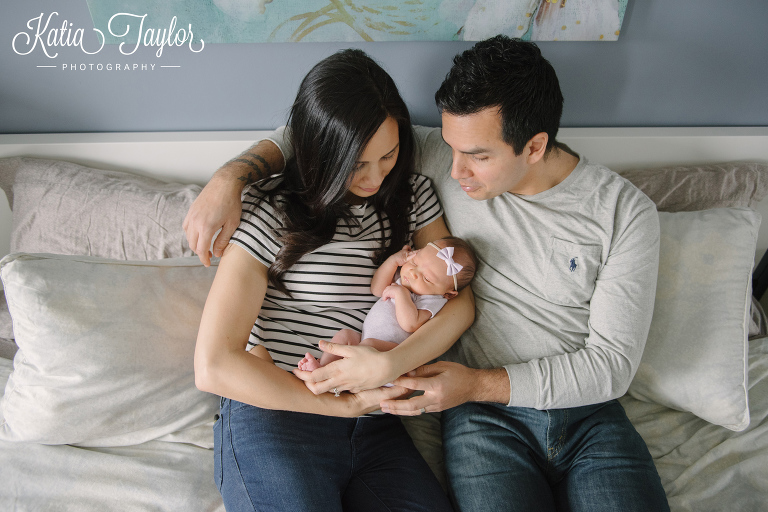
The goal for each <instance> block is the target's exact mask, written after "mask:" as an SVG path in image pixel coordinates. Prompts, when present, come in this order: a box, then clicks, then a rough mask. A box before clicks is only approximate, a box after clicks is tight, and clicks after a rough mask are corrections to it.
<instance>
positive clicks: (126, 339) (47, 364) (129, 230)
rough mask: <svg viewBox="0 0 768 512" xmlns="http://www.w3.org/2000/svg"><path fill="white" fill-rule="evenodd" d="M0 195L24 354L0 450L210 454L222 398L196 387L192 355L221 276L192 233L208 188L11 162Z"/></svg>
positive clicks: (10, 389)
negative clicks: (28, 446)
mask: <svg viewBox="0 0 768 512" xmlns="http://www.w3.org/2000/svg"><path fill="white" fill-rule="evenodd" d="M0 187H2V188H3V189H4V190H5V192H6V195H7V196H8V200H9V203H10V205H11V208H12V210H13V231H12V234H11V250H12V252H13V253H14V254H11V255H9V256H7V257H6V258H4V259H3V260H2V262H0V277H2V279H3V285H4V288H5V295H6V298H7V303H8V308H9V310H10V314H11V316H12V317H13V330H11V326H10V325H9V323H8V320H9V319H10V316H9V315H8V313H7V312H6V311H4V310H3V309H2V308H0V336H7V335H10V336H9V337H14V336H15V341H16V345H18V347H19V348H18V352H17V353H16V355H15V358H14V371H13V373H12V374H11V376H10V377H9V379H8V383H7V385H6V389H5V394H4V396H3V398H2V401H1V402H0V412H1V413H2V422H1V424H0V439H3V440H10V441H28V442H36V443H42V444H77V445H81V446H124V445H134V444H139V443H143V442H145V441H148V440H151V439H160V438H164V437H169V438H172V439H173V440H174V441H178V442H187V443H192V444H197V445H200V446H204V447H207V448H210V447H212V446H211V445H212V439H211V430H210V425H211V423H212V420H213V415H214V414H215V413H216V412H217V411H218V398H217V397H215V396H213V395H210V394H208V393H203V392H201V391H199V390H197V388H196V387H195V385H194V366H193V355H194V346H195V340H196V338H197V330H198V326H199V322H200V317H201V315H202V308H203V305H204V303H205V299H206V297H207V295H208V290H209V289H210V286H211V283H212V281H213V276H214V274H215V267H211V268H205V267H203V266H202V265H201V264H200V263H199V261H198V260H197V258H196V257H193V252H192V251H191V250H190V249H189V247H188V246H187V243H186V238H185V236H184V233H183V231H182V229H181V225H182V222H183V219H184V217H185V215H186V213H187V210H188V209H189V207H190V205H191V204H192V202H193V201H194V199H195V198H196V197H197V195H198V193H199V191H200V187H198V186H195V185H179V184H168V183H164V182H161V181H159V180H155V179H152V178H146V177H142V176H137V175H134V174H129V173H123V172H115V171H102V170H97V169H90V168H87V167H82V166H79V165H75V164H71V163H68V162H60V161H51V160H41V159H30V158H9V159H3V160H0ZM29 253H38V254H29ZM40 253H46V254H40ZM0 305H1V304H0ZM14 348H15V347H14Z"/></svg>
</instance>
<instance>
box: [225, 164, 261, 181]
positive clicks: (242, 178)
mask: <svg viewBox="0 0 768 512" xmlns="http://www.w3.org/2000/svg"><path fill="white" fill-rule="evenodd" d="M230 162H240V163H243V164H246V165H248V166H249V167H251V168H252V169H253V170H254V171H256V175H255V176H254V174H253V173H252V172H249V173H248V175H247V176H240V177H239V178H237V179H238V180H240V181H245V182H246V184H247V183H253V182H254V181H257V180H260V179H262V178H266V177H267V175H266V174H265V173H264V171H263V170H262V169H261V167H259V164H257V163H256V162H251V161H250V160H246V159H245V158H233V159H232V160H230Z"/></svg>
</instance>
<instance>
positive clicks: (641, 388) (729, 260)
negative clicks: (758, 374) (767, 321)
mask: <svg viewBox="0 0 768 512" xmlns="http://www.w3.org/2000/svg"><path fill="white" fill-rule="evenodd" d="M659 221H660V226H661V247H660V255H659V278H658V285H657V288H656V303H655V306H654V310H653V321H652V322H651V328H650V332H649V334H648V342H647V343H646V346H645V352H644V353H643V358H642V361H641V363H640V367H639V369H638V371H637V374H636V375H635V378H634V380H633V381H632V384H631V386H630V387H629V394H630V395H632V396H633V397H634V398H637V399H639V400H645V401H650V402H655V403H658V404H662V405H666V406H667V407H670V408H672V409H677V410H681V411H689V412H692V413H693V414H695V415H696V416H698V417H700V418H702V419H704V420H706V421H708V422H710V423H714V424H716V425H722V426H724V427H726V428H729V429H731V430H736V431H740V430H744V429H745V428H747V426H748V425H749V404H748V400H747V386H748V382H747V351H748V343H747V336H748V331H749V318H750V317H749V312H750V305H751V294H752V287H751V283H752V281H751V277H752V267H753V264H754V256H755V245H756V243H757V232H758V229H759V227H760V214H758V213H757V212H755V211H753V210H750V209H747V208H718V209H712V210H703V211H696V212H678V213H664V212H660V213H659Z"/></svg>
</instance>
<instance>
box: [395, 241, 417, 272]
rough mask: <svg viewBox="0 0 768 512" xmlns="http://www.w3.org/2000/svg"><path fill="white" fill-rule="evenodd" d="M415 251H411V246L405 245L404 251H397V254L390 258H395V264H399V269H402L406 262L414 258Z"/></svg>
mask: <svg viewBox="0 0 768 512" xmlns="http://www.w3.org/2000/svg"><path fill="white" fill-rule="evenodd" d="M413 254H415V253H414V251H411V246H410V245H404V246H403V248H402V249H400V250H399V251H397V252H396V253H395V254H393V255H392V256H390V258H393V259H394V260H395V263H397V266H398V267H402V266H403V265H405V262H406V261H408V260H409V259H411V258H413Z"/></svg>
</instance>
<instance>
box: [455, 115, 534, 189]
mask: <svg viewBox="0 0 768 512" xmlns="http://www.w3.org/2000/svg"><path fill="white" fill-rule="evenodd" d="M442 118H443V132H442V133H443V140H445V142H446V143H447V144H448V145H449V146H451V148H452V149H453V166H452V167H451V177H452V178H453V179H455V180H457V181H458V182H459V185H460V186H461V188H462V190H464V192H466V193H467V195H468V196H469V197H471V198H472V199H477V200H485V199H490V198H492V197H496V196H498V195H501V194H503V193H504V192H513V193H519V194H525V193H526V190H527V188H528V186H529V185H530V181H531V177H530V175H529V166H528V165H527V161H526V158H525V154H526V151H523V154H521V155H515V152H514V150H513V149H512V146H510V145H509V144H507V143H506V142H504V141H503V140H502V138H501V114H500V113H499V112H498V110H497V109H496V108H487V109H484V110H481V111H480V112H478V113H476V114H469V115H463V116H456V115H451V114H446V113H443V115H442Z"/></svg>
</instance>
